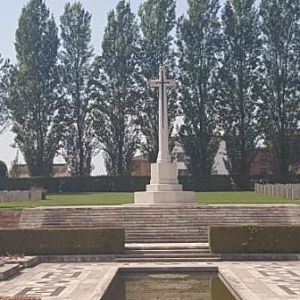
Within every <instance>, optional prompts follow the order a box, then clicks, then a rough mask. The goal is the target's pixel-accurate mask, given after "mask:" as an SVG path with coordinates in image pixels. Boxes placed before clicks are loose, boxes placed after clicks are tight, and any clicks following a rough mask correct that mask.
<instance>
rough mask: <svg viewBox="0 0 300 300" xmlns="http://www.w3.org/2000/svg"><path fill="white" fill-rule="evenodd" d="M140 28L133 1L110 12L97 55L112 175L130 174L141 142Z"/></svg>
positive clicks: (98, 111)
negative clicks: (138, 66) (138, 125)
mask: <svg viewBox="0 0 300 300" xmlns="http://www.w3.org/2000/svg"><path fill="white" fill-rule="evenodd" d="M138 33H139V31H138V26H137V22H136V19H135V16H134V14H133V13H132V11H131V8H130V5H129V3H126V1H124V0H121V1H119V3H118V5H117V7H116V9H115V10H113V11H111V12H110V13H109V15H108V23H107V27H106V29H105V33H104V38H103V43H102V55H101V56H99V57H98V58H97V59H96V62H95V68H94V80H93V82H92V83H93V85H92V88H93V91H94V99H95V100H97V104H96V108H95V115H94V119H95V129H96V131H97V137H98V139H99V142H100V144H101V148H102V150H103V151H104V158H105V165H106V170H107V173H108V175H126V174H130V172H131V169H132V158H133V156H134V155H135V153H136V150H137V147H138V146H139V133H138V128H137V126H136V121H137V114H138V105H137V104H138V96H139V93H138V91H137V77H138V70H137V53H138V39H139V34H138Z"/></svg>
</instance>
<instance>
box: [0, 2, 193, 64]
mask: <svg viewBox="0 0 300 300" xmlns="http://www.w3.org/2000/svg"><path fill="white" fill-rule="evenodd" d="M67 2H71V3H73V2H76V0H70V1H65V0H46V3H47V5H48V7H49V8H50V10H51V13H52V14H53V15H54V16H55V18H56V20H57V23H59V17H60V16H61V15H62V13H63V10H64V6H65V4H66V3H67ZM81 2H82V3H83V5H84V7H85V9H86V10H88V11H89V12H90V13H92V30H93V37H92V38H93V44H94V47H95V50H96V52H99V50H100V46H101V39H102V35H103V31H104V28H105V25H106V17H107V13H108V12H109V11H110V10H112V9H113V8H114V7H115V6H116V4H117V2H118V0H82V1H81ZM129 2H130V3H131V6H132V9H133V11H134V12H135V13H136V12H137V10H138V7H139V5H140V4H141V3H142V2H143V1H142V0H131V1H129ZM26 3H27V1H26V0H4V1H3V3H1V10H0V53H1V54H2V55H3V56H4V57H7V58H10V59H11V60H12V61H13V60H14V58H15V52H14V39H15V31H16V28H17V25H18V18H19V16H20V13H21V10H22V7H23V6H24V5H25V4H26ZM186 7H187V0H177V13H178V16H179V15H181V14H182V13H184V12H185V11H186Z"/></svg>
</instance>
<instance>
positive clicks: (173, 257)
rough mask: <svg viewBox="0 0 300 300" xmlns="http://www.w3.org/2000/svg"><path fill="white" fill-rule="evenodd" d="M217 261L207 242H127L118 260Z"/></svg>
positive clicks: (218, 258)
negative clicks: (123, 252) (124, 250)
mask: <svg viewBox="0 0 300 300" xmlns="http://www.w3.org/2000/svg"><path fill="white" fill-rule="evenodd" d="M158 260H159V261H160V262H203V261H205V262H215V261H220V260H221V258H220V256H218V255H214V254H211V253H210V250H209V246H208V244H206V243H189V244H127V245H126V252H125V254H123V255H120V256H118V257H117V258H116V261H117V262H155V261H158Z"/></svg>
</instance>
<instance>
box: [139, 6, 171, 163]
mask: <svg viewBox="0 0 300 300" xmlns="http://www.w3.org/2000/svg"><path fill="white" fill-rule="evenodd" d="M175 9H176V1H175V0H147V1H145V2H144V3H143V4H142V5H141V6H140V9H139V17H140V28H141V32H142V39H141V51H140V57H139V59H140V60H139V62H140V67H141V73H142V84H141V86H142V93H141V98H140V99H141V101H140V118H139V125H140V126H141V132H142V134H143V136H144V138H145V142H144V143H142V151H143V153H144V154H146V155H147V156H148V158H149V161H150V162H155V161H156V158H157V154H158V125H157V124H158V91H157V89H152V88H150V86H149V80H151V79H156V78H157V77H158V71H159V67H160V66H161V65H163V66H166V67H167V68H168V69H169V71H170V75H171V76H172V74H173V71H174V65H175V54H174V50H173V47H172V43H173V37H172V35H171V33H172V30H173V29H174V27H175V25H176V11H175ZM168 101H169V123H170V125H171V126H170V134H171V132H172V129H173V126H172V124H173V122H174V119H175V117H176V97H175V95H174V93H169V97H168Z"/></svg>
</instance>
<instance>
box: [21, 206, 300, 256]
mask: <svg viewBox="0 0 300 300" xmlns="http://www.w3.org/2000/svg"><path fill="white" fill-rule="evenodd" d="M238 223H242V224H251V223H257V224H300V207H296V206H270V205H269V206H254V205H251V206H236V205H227V206H218V205H192V206H150V207H138V206H133V205H131V206H130V205H128V206H114V207H112V206H107V207H104V206H102V207H56V208H49V207H48V208H39V209H26V210H24V211H23V213H22V216H21V219H20V222H19V227H20V228H87V227H112V226H113V227H122V228H125V241H126V243H142V244H143V243H207V242H208V225H209V224H238ZM137 251H138V250H137ZM137 253H138V252H136V253H134V252H133V253H132V254H137ZM140 253H142V252H140ZM144 254H145V255H150V254H151V255H152V256H154V255H155V252H154V251H153V252H147V253H144ZM160 254H162V253H160Z"/></svg>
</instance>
